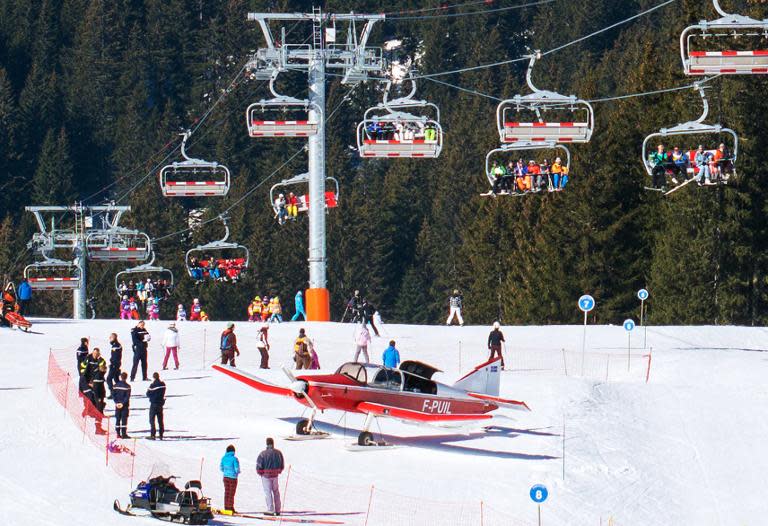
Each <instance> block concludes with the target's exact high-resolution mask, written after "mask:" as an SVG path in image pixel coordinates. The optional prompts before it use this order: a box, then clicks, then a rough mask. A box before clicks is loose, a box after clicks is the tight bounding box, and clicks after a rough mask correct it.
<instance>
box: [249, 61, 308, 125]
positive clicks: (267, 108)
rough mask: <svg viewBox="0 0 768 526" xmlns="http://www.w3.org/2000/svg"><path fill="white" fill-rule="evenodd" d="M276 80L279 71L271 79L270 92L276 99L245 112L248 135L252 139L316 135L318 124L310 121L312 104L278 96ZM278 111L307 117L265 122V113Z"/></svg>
mask: <svg viewBox="0 0 768 526" xmlns="http://www.w3.org/2000/svg"><path fill="white" fill-rule="evenodd" d="M276 78H277V71H274V72H273V74H272V75H271V76H270V79H269V91H271V92H272V95H274V97H273V98H271V99H262V100H260V101H259V102H255V103H253V104H251V105H250V106H248V109H246V110H245V119H246V122H247V124H248V135H249V136H250V137H309V136H310V135H315V134H316V133H317V127H318V122H317V121H316V120H310V118H309V116H308V112H309V108H310V102H309V101H308V100H300V99H296V98H294V97H287V96H285V95H280V94H278V93H277V92H276V91H275V86H274V83H275V79H276ZM277 109H279V110H282V111H285V112H299V113H300V114H299V117H305V116H306V119H298V120H263V119H264V114H265V112H273V111H275V110H277Z"/></svg>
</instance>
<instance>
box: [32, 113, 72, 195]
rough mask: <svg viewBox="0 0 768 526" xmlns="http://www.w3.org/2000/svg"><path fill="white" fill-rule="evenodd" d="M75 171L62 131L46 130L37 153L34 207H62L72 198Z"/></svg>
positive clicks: (33, 187) (63, 131) (65, 137)
mask: <svg viewBox="0 0 768 526" xmlns="http://www.w3.org/2000/svg"><path fill="white" fill-rule="evenodd" d="M73 176H74V169H73V166H72V161H71V160H70V157H69V141H68V140H67V133H66V131H65V130H64V128H62V129H61V130H59V132H58V134H57V133H56V132H55V131H54V130H48V133H46V135H45V140H44V141H43V147H42V149H41V151H40V161H39V162H38V165H37V169H36V170H35V177H34V179H33V181H32V199H33V201H34V204H35V205H64V204H70V203H72V202H73V201H74V199H75V191H74V185H73V184H72V179H73Z"/></svg>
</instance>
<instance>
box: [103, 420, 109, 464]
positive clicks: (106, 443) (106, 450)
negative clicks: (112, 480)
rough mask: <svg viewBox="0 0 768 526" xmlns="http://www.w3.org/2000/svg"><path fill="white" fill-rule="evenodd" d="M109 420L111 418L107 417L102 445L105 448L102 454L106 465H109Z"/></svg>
mask: <svg viewBox="0 0 768 526" xmlns="http://www.w3.org/2000/svg"><path fill="white" fill-rule="evenodd" d="M105 416H106V415H105ZM110 421H111V419H109V418H107V436H105V437H104V438H105V439H106V440H105V445H104V449H105V453H104V454H105V455H106V457H107V466H109V427H110Z"/></svg>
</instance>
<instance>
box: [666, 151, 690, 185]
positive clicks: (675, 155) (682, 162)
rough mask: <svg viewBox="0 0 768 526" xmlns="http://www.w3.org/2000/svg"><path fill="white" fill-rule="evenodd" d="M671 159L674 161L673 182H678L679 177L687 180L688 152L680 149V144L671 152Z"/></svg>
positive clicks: (672, 166)
mask: <svg viewBox="0 0 768 526" xmlns="http://www.w3.org/2000/svg"><path fill="white" fill-rule="evenodd" d="M670 160H671V161H672V165H671V168H672V182H673V183H674V184H678V181H677V178H678V177H679V178H680V180H681V181H685V179H686V178H687V177H688V164H689V160H688V154H687V153H685V152H684V151H682V150H680V147H679V146H675V147H674V148H673V149H672V153H671V154H670Z"/></svg>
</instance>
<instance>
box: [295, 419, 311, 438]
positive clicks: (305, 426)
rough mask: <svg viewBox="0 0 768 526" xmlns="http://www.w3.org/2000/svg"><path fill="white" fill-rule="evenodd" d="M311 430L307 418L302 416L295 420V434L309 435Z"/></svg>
mask: <svg viewBox="0 0 768 526" xmlns="http://www.w3.org/2000/svg"><path fill="white" fill-rule="evenodd" d="M311 432H312V430H311V429H310V427H309V420H307V419H306V418H302V419H301V420H299V421H298V422H296V434H297V435H309V434H310V433H311Z"/></svg>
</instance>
